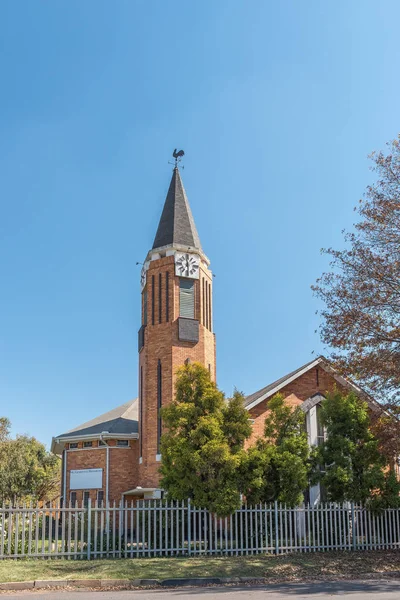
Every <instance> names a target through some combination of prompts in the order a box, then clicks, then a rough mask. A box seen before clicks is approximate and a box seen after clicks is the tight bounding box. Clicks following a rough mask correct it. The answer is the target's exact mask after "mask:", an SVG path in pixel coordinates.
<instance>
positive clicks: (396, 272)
mask: <svg viewBox="0 0 400 600" xmlns="http://www.w3.org/2000/svg"><path fill="white" fill-rule="evenodd" d="M388 147H389V151H388V153H387V154H386V155H385V154H383V153H382V152H378V153H376V152H374V153H372V155H371V157H370V158H371V159H372V161H373V163H374V164H373V167H372V170H373V171H375V172H376V173H377V176H378V178H377V181H376V182H375V183H374V184H373V185H370V186H369V187H368V188H367V191H366V195H365V199H364V200H360V205H359V208H358V214H359V216H360V221H359V222H358V223H357V224H356V225H355V232H354V233H346V234H345V241H346V242H347V244H348V246H349V247H348V248H347V249H344V250H334V249H332V248H329V249H325V250H323V252H325V253H326V254H327V255H328V256H330V258H331V268H332V270H331V271H330V272H328V273H324V274H323V275H322V277H321V278H320V279H319V280H318V281H317V282H316V285H315V286H313V290H314V292H315V293H316V295H317V296H318V297H319V298H320V299H322V301H323V302H324V304H325V308H324V310H323V311H322V318H323V322H322V325H321V337H322V340H323V341H324V342H325V343H326V344H328V345H329V346H331V347H332V348H333V349H334V350H333V352H332V355H331V358H332V359H333V360H334V361H335V363H336V365H337V367H338V368H339V370H340V371H341V372H342V373H343V374H348V375H350V376H352V377H354V378H356V379H357V380H359V381H360V383H361V384H362V385H363V387H364V389H366V390H369V391H370V392H371V393H373V394H374V396H375V397H377V398H379V399H381V400H382V401H384V402H388V403H389V402H390V403H391V404H393V405H395V404H396V403H399V402H400V135H399V136H398V137H397V138H396V139H395V140H393V141H392V142H391V143H389V144H388ZM397 435H398V434H397Z"/></svg>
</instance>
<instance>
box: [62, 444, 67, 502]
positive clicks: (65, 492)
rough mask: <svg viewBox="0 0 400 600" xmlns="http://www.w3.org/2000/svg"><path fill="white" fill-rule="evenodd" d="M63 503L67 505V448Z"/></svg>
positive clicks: (65, 452) (65, 453)
mask: <svg viewBox="0 0 400 600" xmlns="http://www.w3.org/2000/svg"><path fill="white" fill-rule="evenodd" d="M63 454H64V477H63V480H64V481H63V504H64V506H67V450H66V448H64V451H63Z"/></svg>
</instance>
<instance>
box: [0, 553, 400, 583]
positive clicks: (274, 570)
mask: <svg viewBox="0 0 400 600" xmlns="http://www.w3.org/2000/svg"><path fill="white" fill-rule="evenodd" d="M390 571H400V552H399V551H396V550H392V551H379V552H373V551H371V552H344V551H343V552H326V553H323V552H321V553H306V554H300V553H299V554H286V555H281V556H272V555H262V554H258V555H254V556H239V557H236V556H235V557H207V556H205V557H193V558H187V557H173V558H134V559H114V560H109V559H100V560H93V561H91V562H87V561H77V560H75V561H74V560H65V559H54V560H43V559H17V560H15V559H5V560H2V561H0V582H6V581H28V580H32V579H60V580H65V579H141V578H145V579H147V578H148V579H166V578H175V577H254V578H261V577H263V578H266V579H267V580H268V581H272V582H283V581H300V580H311V579H324V580H328V579H338V578H364V577H372V576H380V575H382V574H385V573H388V572H390Z"/></svg>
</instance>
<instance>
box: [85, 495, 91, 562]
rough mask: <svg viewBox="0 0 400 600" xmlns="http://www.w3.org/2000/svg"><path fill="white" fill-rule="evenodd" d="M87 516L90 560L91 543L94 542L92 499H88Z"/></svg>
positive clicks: (88, 557)
mask: <svg viewBox="0 0 400 600" xmlns="http://www.w3.org/2000/svg"><path fill="white" fill-rule="evenodd" d="M86 514H87V518H88V526H87V559H88V560H90V545H91V543H92V540H91V537H92V500H91V498H89V499H88V506H87V513H86Z"/></svg>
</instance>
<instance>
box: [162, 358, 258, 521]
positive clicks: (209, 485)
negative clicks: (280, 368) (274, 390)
mask: <svg viewBox="0 0 400 600" xmlns="http://www.w3.org/2000/svg"><path fill="white" fill-rule="evenodd" d="M162 418H163V422H164V424H165V427H166V432H165V433H164V434H163V435H162V438H161V452H162V464H161V468H160V472H161V485H162V487H163V488H164V489H165V490H166V491H167V493H168V496H169V497H170V498H172V499H175V500H186V499H187V498H191V500H192V502H193V503H194V504H196V506H199V507H202V508H206V509H208V510H210V511H211V512H213V513H216V514H217V515H218V516H226V515H228V514H231V513H232V512H233V511H234V510H236V509H237V508H238V507H239V506H240V492H239V489H238V481H237V480H238V467H239V465H240V462H241V460H242V453H243V445H244V441H245V439H246V438H247V437H249V436H250V434H251V425H250V423H249V418H248V413H247V411H246V410H245V408H244V405H243V396H242V395H241V394H239V393H238V392H235V395H234V397H233V399H232V400H231V401H230V402H228V403H227V402H226V401H225V397H224V394H223V393H222V392H221V391H219V390H218V388H217V387H216V385H215V384H214V383H213V382H212V381H211V379H210V375H209V372H208V370H207V369H205V368H204V367H203V366H202V365H200V364H196V363H195V364H189V365H185V366H183V367H182V368H181V369H180V370H179V372H178V377H177V382H176V396H175V399H174V400H173V401H172V402H171V403H170V404H169V405H168V406H166V407H165V408H163V410H162Z"/></svg>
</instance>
